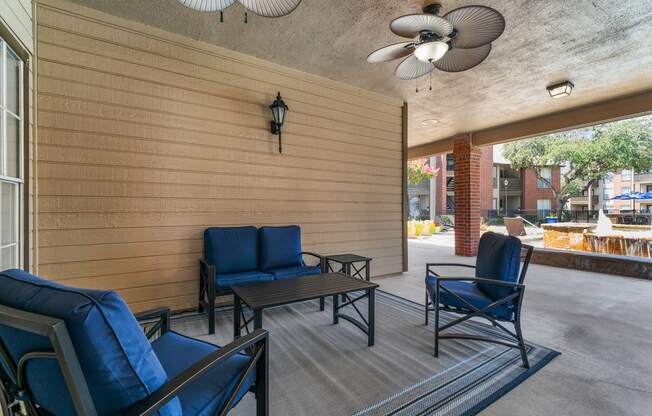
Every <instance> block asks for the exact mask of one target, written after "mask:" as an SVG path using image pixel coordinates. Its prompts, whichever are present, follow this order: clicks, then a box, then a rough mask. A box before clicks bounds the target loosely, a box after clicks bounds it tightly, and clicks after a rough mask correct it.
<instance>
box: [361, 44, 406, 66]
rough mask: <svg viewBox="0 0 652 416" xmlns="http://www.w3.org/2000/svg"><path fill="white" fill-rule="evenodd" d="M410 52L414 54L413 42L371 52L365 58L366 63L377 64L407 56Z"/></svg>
mask: <svg viewBox="0 0 652 416" xmlns="http://www.w3.org/2000/svg"><path fill="white" fill-rule="evenodd" d="M412 52H414V43H413V42H401V43H395V44H393V45H388V46H385V47H383V48H380V49H376V50H375V51H373V52H371V53H370V54H369V56H367V62H371V63H378V62H388V61H393V60H394V59H398V58H402V57H404V56H408V55H409V54H411V53H412Z"/></svg>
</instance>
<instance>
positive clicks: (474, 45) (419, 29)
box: [367, 4, 505, 80]
mask: <svg viewBox="0 0 652 416" xmlns="http://www.w3.org/2000/svg"><path fill="white" fill-rule="evenodd" d="M441 10H442V6H441V5H440V4H431V5H428V6H426V7H424V8H423V13H422V14H408V15H406V16H401V17H399V18H396V19H394V20H392V22H391V23H390V24H389V28H390V30H391V31H392V32H394V33H395V34H397V35H399V36H402V37H404V38H412V39H413V40H412V41H410V42H401V43H395V44H393V45H389V46H385V47H384V48H380V49H378V50H376V51H374V52H372V53H371V54H369V56H368V57H367V61H368V62H371V63H378V62H388V61H393V60H394V59H398V58H403V57H406V56H407V58H405V59H404V60H403V61H402V62H401V63H400V64H398V66H397V67H396V71H395V75H396V78H398V79H402V80H409V79H415V78H419V77H421V76H423V75H427V74H429V73H430V72H431V71H432V70H433V69H435V68H437V69H439V70H440V71H445V72H461V71H466V70H468V69H471V68H473V67H474V66H476V65H478V64H480V63H481V62H482V61H484V60H485V59H486V58H487V56H488V55H489V52H490V51H491V42H493V41H494V40H496V39H498V37H499V36H500V35H501V34H502V33H503V31H504V30H505V18H504V17H503V16H502V15H501V14H500V13H498V12H497V11H496V10H494V9H492V8H490V7H485V6H465V7H460V8H458V9H454V10H451V11H450V12H448V13H446V14H445V15H443V16H440V14H441Z"/></svg>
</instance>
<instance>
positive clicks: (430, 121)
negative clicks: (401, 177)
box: [421, 118, 439, 126]
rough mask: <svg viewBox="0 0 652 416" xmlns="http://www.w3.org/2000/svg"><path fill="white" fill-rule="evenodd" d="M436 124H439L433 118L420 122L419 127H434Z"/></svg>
mask: <svg viewBox="0 0 652 416" xmlns="http://www.w3.org/2000/svg"><path fill="white" fill-rule="evenodd" d="M438 123H439V120H437V119H434V118H429V119H427V120H423V121H422V122H421V125H422V126H434V125H435V124H438Z"/></svg>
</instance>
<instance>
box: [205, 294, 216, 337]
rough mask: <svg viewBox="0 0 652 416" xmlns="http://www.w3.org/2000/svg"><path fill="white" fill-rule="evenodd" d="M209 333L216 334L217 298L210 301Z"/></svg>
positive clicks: (208, 312)
mask: <svg viewBox="0 0 652 416" xmlns="http://www.w3.org/2000/svg"><path fill="white" fill-rule="evenodd" d="M206 313H207V314H208V333H209V334H210V335H213V334H214V333H215V296H211V297H210V298H209V299H208V310H207V311H206Z"/></svg>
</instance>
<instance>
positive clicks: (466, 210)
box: [453, 135, 481, 256]
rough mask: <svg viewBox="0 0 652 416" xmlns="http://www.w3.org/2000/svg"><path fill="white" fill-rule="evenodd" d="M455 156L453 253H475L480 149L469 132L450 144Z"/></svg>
mask: <svg viewBox="0 0 652 416" xmlns="http://www.w3.org/2000/svg"><path fill="white" fill-rule="evenodd" d="M453 155H454V157H455V254H456V255H458V256H475V255H476V254H477V252H478V242H479V240H480V155H481V152H480V149H479V148H478V147H475V146H473V145H472V144H471V138H470V136H469V135H464V136H460V137H459V138H457V139H456V140H455V142H454V144H453Z"/></svg>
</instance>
